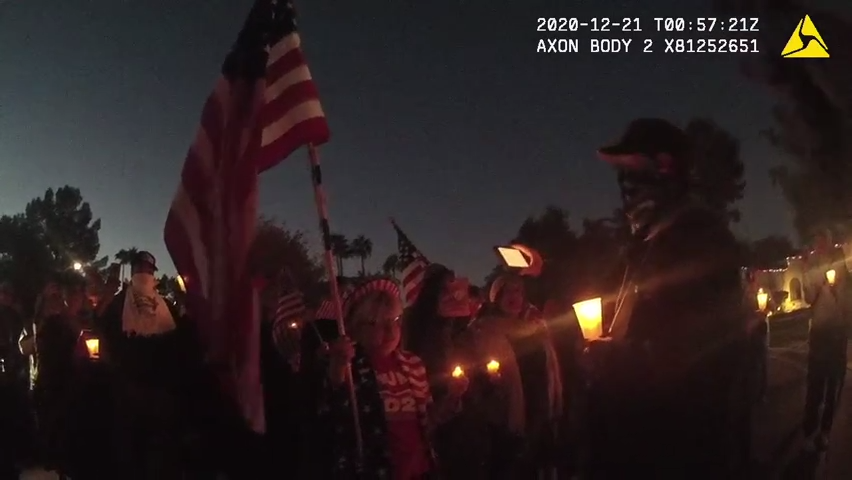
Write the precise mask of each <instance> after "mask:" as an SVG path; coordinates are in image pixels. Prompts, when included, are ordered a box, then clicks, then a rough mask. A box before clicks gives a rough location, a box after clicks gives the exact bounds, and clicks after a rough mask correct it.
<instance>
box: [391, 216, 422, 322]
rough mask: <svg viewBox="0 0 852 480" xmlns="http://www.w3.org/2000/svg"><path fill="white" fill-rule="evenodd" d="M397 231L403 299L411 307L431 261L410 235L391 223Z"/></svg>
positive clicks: (394, 223)
mask: <svg viewBox="0 0 852 480" xmlns="http://www.w3.org/2000/svg"><path fill="white" fill-rule="evenodd" d="M391 224H392V225H393V228H394V230H396V237H397V246H398V249H399V254H398V255H399V267H400V270H401V271H402V297H403V298H404V299H405V303H406V304H407V305H411V304H413V303H414V301H415V300H416V299H417V295H418V294H419V293H420V288H421V287H422V286H423V277H424V275H425V274H426V268H427V267H428V266H429V260H427V259H426V257H425V256H424V255H423V254H422V253H420V250H418V249H417V247H415V246H414V243H412V241H411V240H409V239H408V235H406V234H405V232H403V231H402V229H401V228H399V225H397V224H396V222H393V221H392V222H391Z"/></svg>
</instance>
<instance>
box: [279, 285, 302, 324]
mask: <svg viewBox="0 0 852 480" xmlns="http://www.w3.org/2000/svg"><path fill="white" fill-rule="evenodd" d="M306 311H307V308H306V307H305V296H304V295H302V292H291V293H286V294H284V295H281V297H279V298H278V308H277V309H276V310H275V323H276V324H278V323H281V324H285V325H289V326H291V327H292V326H293V325H292V324H293V323H296V324H297V325H298V324H299V323H302V321H303V319H304V317H305V312H306Z"/></svg>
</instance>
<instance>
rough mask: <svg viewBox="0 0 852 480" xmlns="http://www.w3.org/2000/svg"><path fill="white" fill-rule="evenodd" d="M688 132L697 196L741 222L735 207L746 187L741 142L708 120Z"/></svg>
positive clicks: (694, 122)
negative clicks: (741, 158)
mask: <svg viewBox="0 0 852 480" xmlns="http://www.w3.org/2000/svg"><path fill="white" fill-rule="evenodd" d="M684 131H685V132H686V134H687V135H688V136H689V138H690V140H691V142H692V148H693V162H694V163H693V172H692V173H693V177H694V180H695V188H694V194H695V195H696V196H697V197H698V198H699V199H701V200H702V201H703V202H704V203H705V204H706V206H708V207H710V208H711V209H713V210H715V211H717V212H719V213H720V214H722V215H723V216H724V217H725V218H727V219H728V220H730V221H733V222H738V221H739V220H740V212H739V210H738V209H737V208H735V207H734V206H733V205H734V204H735V203H736V202H737V201H738V200H741V199H742V198H743V192H744V190H745V186H746V183H745V180H743V173H744V172H745V168H744V166H743V162H742V160H740V144H739V141H738V140H737V139H736V138H734V137H733V136H732V135H731V134H730V133H728V132H727V131H725V130H724V129H722V128H721V127H719V126H718V125H717V124H716V123H715V122H713V121H712V120H708V119H701V118H699V119H694V120H691V121H690V122H689V123H687V125H686V127H685V128H684Z"/></svg>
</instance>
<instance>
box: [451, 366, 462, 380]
mask: <svg viewBox="0 0 852 480" xmlns="http://www.w3.org/2000/svg"><path fill="white" fill-rule="evenodd" d="M462 376H464V370H462V368H461V367H460V366H458V365H456V368H454V369H453V378H460V377H462Z"/></svg>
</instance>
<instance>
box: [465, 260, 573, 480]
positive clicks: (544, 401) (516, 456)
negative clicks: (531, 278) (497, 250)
mask: <svg viewBox="0 0 852 480" xmlns="http://www.w3.org/2000/svg"><path fill="white" fill-rule="evenodd" d="M489 300H490V302H491V305H490V307H489V310H490V312H491V313H490V314H489V315H488V316H486V317H484V318H482V319H481V320H480V321H479V322H478V324H479V325H480V328H481V332H480V334H479V335H478V337H477V339H478V343H479V345H478V349H479V352H480V356H481V357H480V358H481V361H482V362H486V368H487V369H488V370H489V373H491V375H492V377H493V378H495V379H498V378H499V382H498V384H497V386H498V387H499V388H498V392H499V395H498V398H500V399H501V400H502V402H503V403H504V407H503V409H502V412H500V413H501V414H502V418H499V419H495V420H497V421H499V422H500V424H501V425H503V426H504V428H505V429H506V430H505V433H506V434H508V436H507V437H506V438H505V441H504V442H503V445H502V448H503V450H504V451H503V452H502V453H498V454H497V455H494V458H493V459H492V460H493V461H492V468H493V471H492V473H491V475H492V476H495V475H496V476H497V477H496V478H516V477H518V478H536V477H537V476H538V475H540V474H545V475H547V474H548V473H547V472H552V470H553V469H554V468H555V467H556V465H557V457H558V456H559V457H561V456H563V455H565V454H566V453H567V452H559V454H558V455H557V452H556V439H557V433H558V432H557V431H556V425H558V424H559V423H560V421H561V418H562V414H563V407H564V405H563V403H564V402H563V390H562V373H561V365H560V362H559V358H558V356H557V353H556V349H555V348H554V344H553V341H552V339H551V335H550V330H549V328H548V326H547V324H546V323H545V322H544V321H543V318H542V314H541V312H540V311H539V310H538V309H537V308H535V306H533V305H531V304H530V303H529V302H528V301H527V297H526V290H525V288H524V283H523V279H522V278H521V277H520V276H518V275H515V274H509V273H507V274H504V275H501V276H499V277H497V278H496V279H495V280H494V281H493V282H492V284H491V287H490V291H489ZM489 364H490V365H491V366H490V367H489ZM495 403H496V402H495ZM510 461H511V464H507V462H510ZM507 475H508V476H507Z"/></svg>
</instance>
